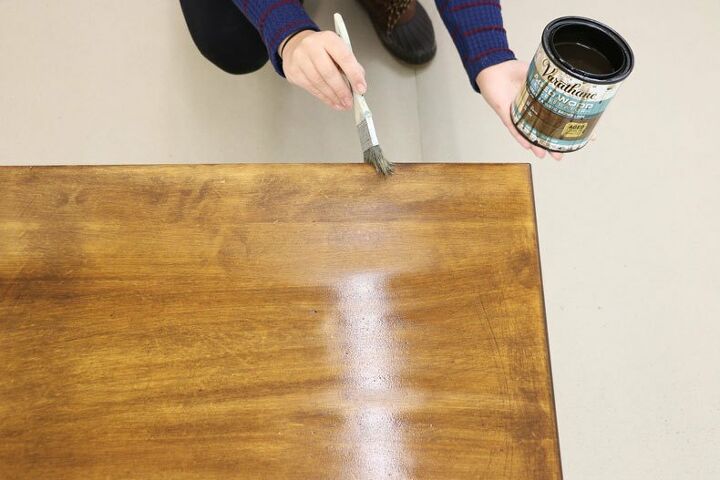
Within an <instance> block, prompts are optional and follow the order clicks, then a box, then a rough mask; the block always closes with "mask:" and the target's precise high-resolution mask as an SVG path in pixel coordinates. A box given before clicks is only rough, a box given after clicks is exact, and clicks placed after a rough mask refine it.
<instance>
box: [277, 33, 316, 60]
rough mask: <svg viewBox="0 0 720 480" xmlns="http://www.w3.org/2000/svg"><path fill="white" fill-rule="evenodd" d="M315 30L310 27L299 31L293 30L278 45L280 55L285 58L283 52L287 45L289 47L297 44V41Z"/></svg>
mask: <svg viewBox="0 0 720 480" xmlns="http://www.w3.org/2000/svg"><path fill="white" fill-rule="evenodd" d="M314 32H315V31H314V30H310V29H304V30H298V31H297V32H293V33H291V34H290V35H288V36H287V37H285V40H283V41H282V42H281V43H280V45H279V46H278V55H279V56H280V58H283V54H284V52H285V49H286V48H287V47H289V46H290V45H291V44H295V43H296V42H298V41H300V40H302V39H303V38H305V37H307V36H308V35H310V34H311V33H314Z"/></svg>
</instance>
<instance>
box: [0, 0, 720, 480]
mask: <svg viewBox="0 0 720 480" xmlns="http://www.w3.org/2000/svg"><path fill="white" fill-rule="evenodd" d="M306 3H307V4H308V10H309V11H310V12H311V13H312V14H313V16H314V17H315V19H316V20H317V21H318V23H320V24H321V26H324V27H329V26H330V25H331V12H333V11H336V10H337V11H340V12H342V13H343V14H344V16H345V17H346V21H347V23H348V26H349V29H350V34H351V36H352V38H353V43H354V46H355V50H356V53H357V55H358V57H359V59H360V61H361V62H362V63H363V64H364V66H365V68H366V70H367V72H368V83H369V93H368V95H367V97H368V101H369V103H370V106H371V108H372V110H373V112H374V114H375V116H376V119H377V120H376V121H377V126H378V130H379V135H380V139H381V142H382V144H383V148H384V150H385V151H386V152H387V153H388V154H389V155H391V156H392V158H393V159H395V160H396V161H407V162H528V161H531V162H532V163H533V174H534V178H535V194H536V200H537V210H538V219H539V231H540V243H541V256H542V264H543V275H544V284H545V297H546V303H547V314H548V325H549V332H550V348H551V355H552V361H553V370H554V380H555V392H556V402H557V413H558V421H559V428H560V442H561V450H562V457H563V467H564V471H565V476H566V478H568V479H583V480H593V479H613V480H616V479H633V480H636V479H646V478H647V479H654V480H659V479H668V480H678V479H692V480H699V479H708V480H709V479H716V478H720V455H718V452H719V451H720V353H719V351H720V350H719V349H718V344H719V343H720V326H719V320H720V299H719V297H720V279H719V272H720V254H718V244H720V216H719V215H718V213H717V210H718V208H720V190H719V189H718V185H719V184H720V155H718V154H717V149H716V147H715V144H714V140H715V135H718V133H719V132H720V120H719V119H718V115H717V112H716V110H717V108H718V106H719V105H720V101H719V99H718V98H717V97H716V96H715V94H714V93H713V92H714V90H715V89H714V87H713V85H714V82H715V81H717V79H718V77H720V54H719V53H718V45H720V29H719V28H718V26H717V21H718V19H720V2H718V1H717V0H704V1H703V0H688V1H686V2H683V3H682V4H681V5H673V7H672V8H670V7H669V6H667V5H663V4H662V3H658V2H656V1H649V0H639V1H636V2H628V1H620V0H606V1H604V2H595V3H592V4H590V3H588V4H587V5H580V4H577V3H573V4H568V3H567V2H558V1H547V2H509V1H507V2H505V3H504V4H503V7H504V10H503V11H504V15H505V20H506V26H507V29H508V31H509V38H510V42H511V46H512V48H513V49H514V50H515V52H516V54H517V55H518V57H519V58H522V59H525V60H529V59H530V58H531V56H532V54H533V52H534V50H535V48H536V47H537V44H538V41H539V37H540V33H541V31H542V28H543V26H544V25H545V24H546V23H547V22H548V21H549V20H551V19H553V18H555V17H557V16H562V15H569V14H579V15H584V16H589V17H594V18H597V19H599V20H602V21H604V22H606V23H608V24H610V25H611V26H613V27H615V28H616V29H617V30H618V31H620V32H621V33H622V34H623V35H624V36H625V37H626V38H627V39H628V41H629V42H630V44H631V45H632V46H633V48H634V50H635V53H636V57H637V66H636V70H635V71H634V73H633V74H632V76H631V77H630V79H629V80H628V81H627V82H626V84H625V85H624V86H623V87H622V90H621V92H620V94H619V95H618V97H617V98H616V100H615V101H614V102H613V105H612V106H611V107H610V108H609V110H608V111H607V113H606V114H605V116H604V118H603V120H602V122H601V124H600V126H599V127H598V129H597V131H598V134H599V139H598V141H597V142H595V143H594V144H593V145H591V146H590V147H588V148H587V149H585V150H583V151H581V152H579V153H576V154H573V155H570V156H568V157H567V159H566V160H564V161H562V162H560V163H556V162H555V161H553V160H550V159H546V160H534V159H533V158H532V157H530V156H529V154H527V153H526V152H525V151H523V150H521V149H520V148H519V147H518V146H517V145H515V144H514V142H513V141H512V140H511V139H510V137H509V136H508V135H507V133H506V132H505V131H504V130H503V127H502V126H501V125H500V123H499V122H498V121H497V120H496V119H495V117H494V114H493V113H492V112H491V111H490V109H489V108H487V107H486V105H485V104H484V103H483V101H482V99H481V98H480V97H479V96H478V95H477V94H475V93H474V92H472V91H471V90H470V87H469V84H468V82H467V80H466V77H465V75H464V72H463V70H462V66H461V64H460V62H459V59H458V56H457V53H456V52H455V51H454V49H453V47H452V44H451V41H450V38H449V36H448V34H447V32H446V31H445V30H444V28H443V26H442V24H441V22H440V19H439V17H438V15H437V12H436V11H435V8H434V7H433V6H432V5H431V4H430V3H429V2H427V1H426V6H427V7H428V10H429V11H431V13H432V15H433V19H434V20H435V26H436V32H437V37H438V44H439V52H438V56H437V58H436V59H435V60H434V61H433V62H432V63H431V64H430V65H429V66H426V67H423V68H418V69H410V68H408V67H406V66H402V65H399V64H398V63H397V62H395V61H394V60H393V59H392V58H391V57H390V56H389V55H388V54H386V53H385V52H384V50H383V49H382V48H381V47H380V46H379V43H378V41H377V40H376V38H375V35H374V33H373V31H372V29H371V28H370V24H369V21H368V20H367V19H366V17H365V16H364V14H363V13H362V11H361V10H360V9H359V7H358V6H357V5H356V3H355V2H353V1H351V0H342V1H340V0H308V1H307V2H306ZM252 161H262V162H317V161H340V162H348V161H359V153H358V146H357V138H356V137H355V133H354V128H353V121H352V115H351V114H350V113H337V112H334V111H331V110H330V109H328V108H326V107H324V106H323V105H321V104H320V103H318V102H316V101H314V100H313V99H312V98H310V96H309V95H306V94H305V93H303V92H301V91H300V90H297V89H294V88H291V87H289V86H288V85H286V84H285V82H284V81H283V80H282V79H281V78H279V77H278V76H277V75H275V73H274V72H273V71H272V69H271V68H270V67H269V66H266V67H265V68H264V69H263V70H262V71H260V72H259V73H257V74H254V75H251V76H245V77H232V76H229V75H226V74H223V73H222V72H220V71H219V70H217V69H215V68H214V67H212V66H211V65H210V64H209V63H207V62H206V61H205V60H204V59H203V58H202V57H201V56H200V55H199V54H198V53H197V52H196V50H195V48H194V46H193V44H192V42H191V40H190V38H189V36H188V34H187V32H186V29H185V26H184V23H183V20H182V17H181V14H180V11H179V7H178V5H177V2H175V1H171V0H166V1H159V2H145V1H140V0H127V1H124V2H118V1H110V0H100V1H95V2H89V1H80V0H67V1H64V2H47V1H40V0H0V164H3V165H20V164H22V165H40V164H78V163H80V164H97V163H108V164H111V163H217V162H252Z"/></svg>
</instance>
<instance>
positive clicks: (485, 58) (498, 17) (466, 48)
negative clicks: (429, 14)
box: [435, 0, 515, 91]
mask: <svg viewBox="0 0 720 480" xmlns="http://www.w3.org/2000/svg"><path fill="white" fill-rule="evenodd" d="M435 3H436V4H437V8H438V11H439V12H440V16H441V17H442V19H443V22H444V23H445V26H446V27H447V29H448V31H449V32H450V36H451V37H452V39H453V42H454V43H455V47H456V48H457V50H458V53H459V54H460V58H461V59H462V62H463V65H464V67H465V70H466V71H467V74H468V77H469V79H470V84H471V85H472V87H473V89H475V90H476V91H479V89H478V86H477V83H476V79H477V76H478V74H479V73H480V72H481V71H482V70H483V69H485V68H487V67H490V66H492V65H496V64H498V63H501V62H505V61H507V60H512V59H514V58H515V54H514V53H513V52H512V50H510V47H509V46H508V41H507V35H506V33H505V28H504V27H503V19H502V12H501V7H500V2H499V0H489V1H485V0H436V1H435Z"/></svg>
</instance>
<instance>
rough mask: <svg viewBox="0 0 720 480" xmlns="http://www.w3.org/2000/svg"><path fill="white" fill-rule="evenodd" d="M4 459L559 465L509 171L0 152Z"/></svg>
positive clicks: (110, 464) (54, 469) (20, 470)
mask: <svg viewBox="0 0 720 480" xmlns="http://www.w3.org/2000/svg"><path fill="white" fill-rule="evenodd" d="M0 376H1V377H2V378H3V382H0V439H1V440H2V441H0V472H2V476H3V477H4V478H198V479H200V478H202V479H211V478H258V479H260V478H263V479H265V478H272V479H280V478H290V479H311V478H312V479H315V478H328V479H340V478H348V479H351V478H352V479H368V480H369V479H373V480H374V479H421V478H427V479H440V478H448V479H464V478H468V479H470V478H472V479H477V478H488V479H531V478H532V479H538V480H544V479H558V478H560V477H561V473H560V463H559V456H558V444H557V432H556V426H555V413H554V406H553V398H552V384H551V377H550V369H549V359H548V351H547V339H546V333H545V318H544V312H543V299H542V287H541V279H540V273H539V260H538V255H537V236H536V227H535V220H534V206H533V198H532V185H531V178H530V167H529V166H528V165H517V164H513V165H491V164H487V165H468V164H462V165H459V164H458V165H400V166H399V168H398V173H397V175H396V176H394V177H393V178H391V179H388V180H385V179H381V178H377V177H375V176H374V175H373V174H372V173H371V171H370V170H369V169H368V168H367V166H364V165H223V166H201V165H195V166H190V165H188V166H137V167H133V166H124V167H49V168H37V167H31V168H1V169H0Z"/></svg>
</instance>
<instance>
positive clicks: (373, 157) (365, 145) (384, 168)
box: [333, 13, 394, 175]
mask: <svg viewBox="0 0 720 480" xmlns="http://www.w3.org/2000/svg"><path fill="white" fill-rule="evenodd" d="M333 19H334V20H335V32H336V33H337V34H338V35H339V36H340V38H342V39H343V40H344V41H345V43H346V44H347V46H348V48H349V49H350V50H351V51H352V45H351V44H350V36H349V35H348V32H347V28H346V27H345V22H344V21H343V18H342V16H341V15H340V14H339V13H336V14H335V15H333ZM348 84H349V85H350V88H351V89H352V91H353V108H354V110H355V125H356V126H357V130H358V136H359V137H360V146H361V147H362V150H363V159H364V160H365V162H366V163H369V164H371V165H372V166H373V167H375V170H376V171H377V172H378V173H381V174H383V175H391V174H392V173H393V169H394V165H393V164H392V162H389V161H388V160H387V159H386V158H385V156H384V155H383V152H382V149H381V148H380V143H379V142H378V138H377V134H376V133H375V124H374V123H373V118H372V112H370V108H368V105H367V102H366V101H365V97H364V96H363V95H361V94H360V93H358V92H357V91H356V90H355V89H353V88H352V85H351V84H350V82H348Z"/></svg>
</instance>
